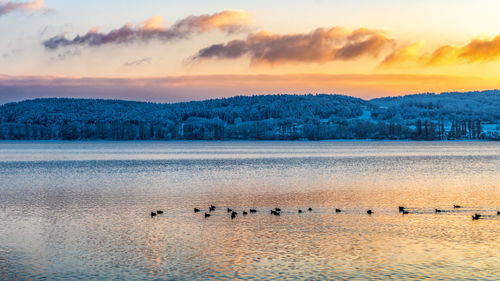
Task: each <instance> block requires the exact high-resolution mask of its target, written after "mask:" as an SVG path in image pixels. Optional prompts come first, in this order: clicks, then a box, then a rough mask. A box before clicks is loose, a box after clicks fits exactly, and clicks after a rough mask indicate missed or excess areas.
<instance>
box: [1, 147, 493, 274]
mask: <svg viewBox="0 0 500 281" xmlns="http://www.w3.org/2000/svg"><path fill="white" fill-rule="evenodd" d="M316 144H318V146H317V147H315V145H316ZM262 145H263V147H262ZM54 147H59V149H55V151H53V150H51V149H52V148H54ZM11 149H17V150H18V151H20V150H23V151H27V152H26V153H24V154H23V155H21V156H19V153H17V152H16V153H12V152H11ZM89 149H92V150H95V151H99V152H98V153H97V154H99V155H100V156H99V157H97V159H99V160H97V159H93V160H91V159H89V158H92V157H94V156H95V155H97V154H96V153H95V151H90V152H89ZM131 149H132V151H131ZM134 149H138V150H145V151H148V152H147V153H142V152H141V151H139V152H136V151H134ZM212 149H213V150H214V151H223V152H222V153H207V151H210V150H212ZM64 150H68V151H71V153H68V154H66V153H63V152H62V151H64ZM110 150H111V153H107V151H110ZM155 150H160V153H159V154H158V155H160V156H159V157H157V155H156V154H154V153H153V152H154V151H155ZM0 151H2V152H4V151H9V153H7V154H4V153H2V154H1V155H2V156H0V157H1V159H2V160H1V162H0V173H1V175H2V177H1V178H0V194H1V195H2V196H1V197H0V230H1V233H2V235H1V236H0V269H1V270H0V271H1V272H2V273H0V279H16V278H28V277H29V278H32V279H38V278H40V279H41V278H43V277H48V278H49V279H57V278H62V277H69V278H74V279H78V278H79V279H109V278H128V279H144V278H154V277H158V278H160V279H169V278H173V279H193V278H198V279H207V278H208V279H224V278H236V279H238V278H241V279H245V278H247V279H251V278H254V279H286V278H290V279H297V278H298V279H310V278H315V279H327V278H331V277H332V276H335V277H338V278H366V277H373V278H375V277H378V278H381V279H386V278H388V277H392V278H396V279H401V278H422V277H430V278H435V277H437V276H439V277H442V278H458V279H460V278H462V279H469V278H471V277H474V278H484V279H494V278H495V277H496V276H498V272H500V267H499V266H498V260H499V259H500V255H499V254H498V253H500V247H499V246H498V245H500V240H499V238H498V232H499V230H500V224H499V223H500V217H497V216H496V215H495V210H496V209H497V208H500V188H499V186H498V182H500V173H499V170H498V167H499V164H500V146H499V145H498V144H496V143H479V142H477V143H467V142H457V143H455V142H449V143H448V142H447V143H405V142H401V143H384V142H381V143H364V142H360V143H330V142H325V143H294V142H292V143H280V142H270V143H264V144H259V143H252V142H241V143H223V142H222V143H215V144H214V143H186V144H185V143H120V144H113V143H105V142H104V143H76V144H72V143H59V142H54V143H45V144H34V145H31V144H19V143H0ZM28 151H29V153H28ZM116 151H118V152H117V153H115V152H116ZM165 151H167V152H165ZM171 151H175V153H171ZM193 151H194V152H193ZM196 151H202V153H198V152H196ZM242 151H243V152H244V153H242ZM53 152H54V153H53ZM323 152H324V153H323ZM162 153H163V154H162ZM174 154H175V157H173V156H172V155H174ZM137 155H139V156H140V157H138V158H135V156H137ZM207 155H208V156H207ZM221 155H222V156H221ZM255 155H258V157H257V156H255ZM9 157H10V158H12V159H10V160H14V161H10V160H9ZM30 157H31V158H32V159H34V160H35V161H29V158H30ZM60 157H68V159H72V160H66V161H59V160H61V159H60ZM210 203H213V204H215V205H217V206H219V208H218V210H217V211H216V212H215V213H214V214H213V216H212V217H210V218H209V219H204V218H203V216H202V214H194V213H192V208H193V207H194V206H197V207H201V208H204V207H206V206H208V204H210ZM453 204H460V205H463V206H464V208H462V209H458V210H453V208H452V205H453ZM399 205H404V206H408V207H409V208H410V211H411V213H413V214H410V215H408V216H401V215H399V214H398V213H397V206H399ZM278 206H279V207H282V209H283V213H282V215H281V216H280V217H275V216H270V215H269V213H268V211H269V209H270V208H272V207H278ZM309 206H311V207H313V212H312V213H309V212H305V213H303V214H298V213H297V209H298V208H302V209H306V208H307V207H309ZM226 207H232V208H235V209H236V210H237V211H239V212H240V213H241V210H243V209H249V208H250V207H255V208H257V209H258V210H259V212H258V213H257V214H252V215H248V216H246V217H242V216H238V217H237V218H236V219H235V220H231V219H230V218H229V217H228V214H227V213H226V212H225V208H226ZM157 208H161V209H163V210H165V211H166V212H165V214H164V215H162V216H159V217H156V218H153V219H152V218H151V217H149V211H151V210H154V209H157ZM335 208H341V209H342V210H343V212H342V213H340V214H337V213H335ZM434 208H440V209H444V210H448V211H449V212H443V213H441V214H434V212H433V210H434ZM366 209H373V210H374V212H375V213H374V215H372V216H368V215H366V213H365V211H366ZM476 211H480V212H481V213H483V214H485V215H488V216H487V217H486V218H485V219H482V220H479V221H472V220H471V219H470V215H471V214H472V213H474V212H476Z"/></svg>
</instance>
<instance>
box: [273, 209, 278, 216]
mask: <svg viewBox="0 0 500 281" xmlns="http://www.w3.org/2000/svg"><path fill="white" fill-rule="evenodd" d="M271 215H275V216H279V215H280V212H277V211H275V210H271Z"/></svg>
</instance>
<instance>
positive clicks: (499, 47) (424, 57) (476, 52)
mask: <svg viewBox="0 0 500 281" xmlns="http://www.w3.org/2000/svg"><path fill="white" fill-rule="evenodd" d="M421 47H422V43H420V42H417V43H414V44H411V45H407V46H402V47H400V48H398V49H395V50H394V51H393V52H392V53H391V54H389V55H388V56H387V57H386V58H385V59H384V61H382V63H381V66H384V67H388V66H393V65H396V64H401V63H406V62H415V63H418V64H421V65H427V66H442V65H451V64H457V63H468V64H471V63H487V62H494V61H498V60H500V35H499V36H497V37H495V38H492V39H473V40H471V41H470V42H469V43H467V44H466V45H463V46H454V45H443V46H440V47H438V48H437V49H435V50H434V51H433V52H432V53H427V54H419V52H420V49H421Z"/></svg>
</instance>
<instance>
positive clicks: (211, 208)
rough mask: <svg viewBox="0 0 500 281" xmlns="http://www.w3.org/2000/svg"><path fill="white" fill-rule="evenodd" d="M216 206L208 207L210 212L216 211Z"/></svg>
mask: <svg viewBox="0 0 500 281" xmlns="http://www.w3.org/2000/svg"><path fill="white" fill-rule="evenodd" d="M215 208H216V207H215V206H214V205H210V207H208V210H209V211H210V212H212V211H215Z"/></svg>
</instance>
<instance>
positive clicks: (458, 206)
mask: <svg viewBox="0 0 500 281" xmlns="http://www.w3.org/2000/svg"><path fill="white" fill-rule="evenodd" d="M460 208H462V206H460V205H453V209H460Z"/></svg>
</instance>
